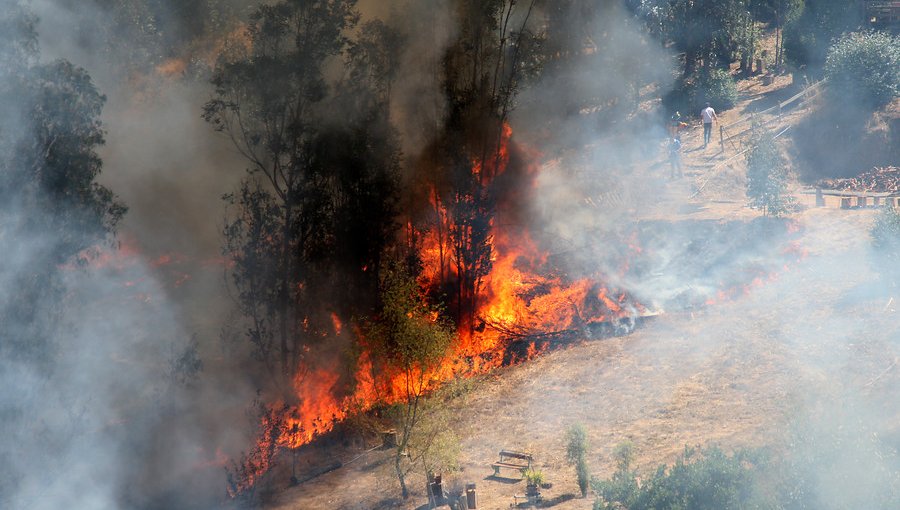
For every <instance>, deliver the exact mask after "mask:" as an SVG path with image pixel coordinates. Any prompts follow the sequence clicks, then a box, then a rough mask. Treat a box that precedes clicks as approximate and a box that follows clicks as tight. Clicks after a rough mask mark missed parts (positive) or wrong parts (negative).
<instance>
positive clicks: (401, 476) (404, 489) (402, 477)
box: [394, 447, 409, 499]
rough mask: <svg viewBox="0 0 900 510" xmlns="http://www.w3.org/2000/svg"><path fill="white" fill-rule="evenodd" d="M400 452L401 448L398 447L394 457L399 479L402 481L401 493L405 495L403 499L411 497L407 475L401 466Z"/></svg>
mask: <svg viewBox="0 0 900 510" xmlns="http://www.w3.org/2000/svg"><path fill="white" fill-rule="evenodd" d="M400 453H401V450H400V449H399V447H398V449H397V456H396V457H394V469H395V470H396V471H397V480H399V481H400V494H401V495H402V496H403V499H409V489H408V488H407V487H406V476H405V475H404V474H403V468H402V467H400V458H401V457H400Z"/></svg>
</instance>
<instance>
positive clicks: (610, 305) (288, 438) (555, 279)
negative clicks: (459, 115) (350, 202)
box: [254, 125, 640, 479]
mask: <svg viewBox="0 0 900 510" xmlns="http://www.w3.org/2000/svg"><path fill="white" fill-rule="evenodd" d="M511 135H512V130H511V129H510V128H509V126H508V125H505V126H504V127H503V130H502V137H501V143H500V146H499V151H498V152H497V153H496V154H494V155H493V156H491V157H489V158H488V161H487V162H485V163H482V162H480V161H478V160H475V159H473V164H472V170H471V171H472V174H473V177H474V178H476V179H477V180H479V181H480V182H482V183H483V184H484V183H489V182H491V180H493V179H496V178H497V177H498V176H499V175H501V174H502V173H503V172H504V171H505V170H506V167H507V165H508V164H509V160H510V153H509V144H510V138H511ZM429 201H430V205H431V208H432V211H431V212H432V215H431V217H432V218H433V224H432V225H433V226H432V228H430V229H428V230H425V231H424V232H418V234H419V235H418V236H417V238H418V243H417V249H418V253H419V257H420V259H421V261H422V264H423V269H422V272H421V274H420V276H419V283H420V285H421V286H422V287H423V288H427V287H434V286H437V285H440V284H441V283H443V282H446V281H448V280H452V279H454V278H457V277H458V276H459V275H458V274H456V273H457V272H458V271H459V268H460V267H463V263H462V262H461V261H458V260H455V259H454V258H453V253H454V251H453V248H454V247H453V245H452V239H451V232H453V229H455V228H457V226H456V225H453V224H452V220H451V215H450V214H449V213H448V210H447V208H446V207H445V205H444V204H443V203H442V200H441V198H440V196H439V194H438V192H437V191H436V189H434V188H432V189H431V190H430V196H429ZM495 219H496V218H495ZM500 224H501V223H500V222H497V221H492V222H491V223H490V225H489V226H490V235H489V240H490V261H491V265H490V272H489V273H488V274H487V276H486V277H485V278H484V279H483V282H482V285H481V287H480V288H479V296H478V301H477V302H478V306H477V309H476V311H475V314H474V321H475V324H460V327H459V329H458V331H459V333H458V335H457V338H456V340H455V342H454V343H453V345H452V347H451V349H450V350H449V352H448V353H447V355H446V357H445V359H444V360H443V362H442V363H440V364H438V365H437V367H436V368H434V369H433V370H431V371H430V372H429V373H427V374H421V373H419V374H415V377H414V379H416V380H421V381H425V382H424V384H425V387H424V388H422V389H423V390H424V391H430V390H433V389H435V388H437V387H438V386H439V385H440V384H442V383H443V382H446V381H449V380H451V379H454V378H457V377H468V376H472V375H476V374H481V373H485V372H487V371H489V370H492V369H495V368H497V367H499V366H501V365H503V364H511V363H518V362H521V361H524V360H527V359H531V358H533V357H535V356H538V355H540V354H541V353H542V352H544V351H545V350H547V349H548V348H549V341H548V340H547V338H549V336H552V335H554V334H559V333H560V332H563V331H576V332H580V331H584V330H585V328H588V327H590V326H591V325H594V324H600V323H603V322H605V321H610V320H614V319H617V318H621V317H624V316H627V315H630V314H635V313H636V312H637V311H638V310H640V306H639V305H637V304H634V303H632V302H630V300H629V299H628V297H627V296H626V295H625V294H624V293H618V294H616V295H612V294H610V292H609V291H608V289H607V286H606V285H604V284H603V283H601V282H600V281H599V280H600V278H596V279H591V278H581V279H575V280H572V281H570V280H569V279H568V278H567V277H566V276H565V275H563V274H560V273H559V272H558V271H554V270H553V269H552V268H550V267H549V264H548V260H547V259H548V255H547V253H545V252H542V251H541V250H540V249H539V247H538V245H537V243H536V242H535V241H534V240H533V238H532V236H531V235H530V233H529V232H528V230H527V228H522V227H520V228H515V229H512V228H510V227H508V226H506V227H503V228H501V227H500V226H499V225H500ZM413 228H414V227H413V226H412V224H411V223H410V224H408V226H407V229H408V230H411V229H413ZM465 269H466V268H465V267H463V270H465ZM423 299H426V298H425V296H423ZM331 319H332V323H333V326H334V334H335V336H336V337H337V336H340V335H341V334H342V331H343V332H345V333H346V332H348V331H350V330H351V329H353V328H346V327H344V326H343V324H342V322H341V320H340V318H339V317H338V316H337V315H336V314H332V316H331ZM353 334H354V335H356V336H357V343H358V345H360V346H361V347H362V349H361V352H360V354H359V356H358V358H357V362H356V366H357V368H356V373H355V374H353V375H352V376H351V377H350V378H351V379H352V381H351V384H346V380H345V381H343V382H342V378H341V376H340V374H341V372H340V370H339V366H340V363H339V362H338V360H337V359H335V360H332V361H331V362H330V363H331V366H326V367H319V368H315V369H308V370H301V375H298V376H297V377H296V379H295V381H294V388H293V389H294V391H295V392H296V396H297V404H296V405H293V406H288V407H285V411H284V413H285V416H284V426H283V427H282V430H283V432H282V433H281V434H280V435H278V437H270V436H268V435H266V434H263V435H262V436H260V437H259V442H267V441H275V446H277V447H286V448H297V447H299V446H302V445H304V444H307V443H309V442H310V441H312V440H313V439H315V438H316V437H317V436H320V435H322V434H325V433H327V432H329V431H331V430H332V429H333V428H334V426H335V425H336V424H337V423H338V422H340V421H341V420H343V419H345V418H346V417H348V416H349V415H351V414H353V413H358V412H365V411H367V410H369V409H372V408H373V407H376V406H379V405H389V404H394V403H397V402H401V401H403V399H405V398H406V395H408V388H407V383H408V382H409V380H410V375H409V374H408V373H402V372H400V371H396V370H392V369H391V367H387V366H381V365H378V366H376V361H375V360H374V359H373V356H372V354H371V352H370V350H369V349H367V348H366V345H365V339H363V338H362V337H361V335H360V333H359V331H353ZM518 339H521V340H525V341H529V343H528V344H527V347H526V348H525V350H524V352H521V353H519V354H510V353H508V352H507V350H508V348H509V346H510V343H511V341H514V340H518ZM320 363H321V361H320ZM421 375H424V377H421V378H420V377H418V376H421ZM348 387H349V388H352V389H350V390H347V388H348ZM341 395H343V396H341ZM283 405H284V404H283V403H279V404H277V405H276V406H273V409H274V408H277V407H282V406H283ZM265 446H266V445H263V444H258V445H257V447H258V448H260V449H265ZM263 467H264V466H262V465H261V466H260V468H263ZM265 469H268V463H266V465H265ZM260 474H261V473H260ZM254 478H255V479H258V476H255V477H254Z"/></svg>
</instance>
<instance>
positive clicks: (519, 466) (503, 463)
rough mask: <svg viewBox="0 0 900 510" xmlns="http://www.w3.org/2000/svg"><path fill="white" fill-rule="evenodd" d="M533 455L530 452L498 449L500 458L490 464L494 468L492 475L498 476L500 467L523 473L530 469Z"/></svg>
mask: <svg viewBox="0 0 900 510" xmlns="http://www.w3.org/2000/svg"><path fill="white" fill-rule="evenodd" d="M532 462H534V457H533V456H532V455H531V454H530V453H525V452H516V451H513V450H500V460H499V461H497V462H495V463H493V464H491V467H492V468H494V476H500V469H502V468H506V469H514V470H516V471H518V472H519V473H522V474H524V473H525V471H527V470H529V469H531V463H532Z"/></svg>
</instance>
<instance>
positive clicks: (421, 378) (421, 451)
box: [364, 262, 454, 499]
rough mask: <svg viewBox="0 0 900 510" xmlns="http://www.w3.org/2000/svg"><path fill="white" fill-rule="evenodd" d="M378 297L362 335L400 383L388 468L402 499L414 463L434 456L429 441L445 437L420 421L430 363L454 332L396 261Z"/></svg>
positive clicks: (430, 463) (431, 462) (428, 465)
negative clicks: (378, 304)
mask: <svg viewBox="0 0 900 510" xmlns="http://www.w3.org/2000/svg"><path fill="white" fill-rule="evenodd" d="M381 299H382V310H381V314H380V315H379V316H378V317H377V318H375V319H374V320H371V321H368V323H367V324H366V325H365V327H364V333H365V334H364V336H365V338H366V341H367V342H368V343H369V344H370V345H371V347H372V350H373V352H374V353H375V355H376V356H377V357H378V359H379V360H380V361H381V362H382V363H383V364H384V365H385V366H386V367H387V368H386V369H385V370H386V372H387V373H389V374H392V375H393V374H395V373H396V374H398V375H399V380H400V382H401V383H402V384H401V385H400V387H401V388H402V392H403V394H402V395H401V397H402V398H401V400H400V402H399V404H397V405H396V406H395V407H394V408H393V409H392V410H391V413H390V414H391V415H392V417H393V419H394V421H395V423H396V426H397V450H396V452H395V455H394V459H393V464H394V471H395V474H396V475H397V480H398V481H399V482H400V490H401V493H402V494H403V498H404V499H405V498H408V497H409V489H408V487H407V485H406V476H407V475H408V474H409V472H410V471H411V470H412V469H413V467H414V465H415V462H417V461H419V460H421V461H422V463H423V466H424V467H425V470H426V471H427V470H429V469H433V468H434V467H435V466H436V465H437V460H436V459H433V458H432V456H431V455H430V454H431V453H433V452H435V451H436V450H433V449H432V446H435V445H441V444H446V443H447V442H449V441H450V439H451V438H448V437H446V436H442V435H441V434H440V432H441V431H442V430H443V429H444V427H440V426H432V427H424V426H423V423H426V417H427V416H428V414H429V413H428V412H427V411H428V409H427V406H426V403H425V395H426V394H427V393H428V391H429V390H430V389H432V388H433V387H434V381H433V380H432V377H433V373H434V368H435V367H436V366H437V365H438V364H440V363H441V361H442V360H443V359H444V356H445V355H446V353H447V349H448V348H449V347H450V342H451V340H452V338H453V334H454V333H453V329H452V327H451V326H450V325H449V324H448V323H447V322H446V321H445V320H443V319H442V318H441V314H440V310H438V309H436V308H435V307H434V306H431V305H428V304H427V303H424V302H423V301H422V299H421V297H420V295H419V288H418V285H417V284H416V281H415V279H414V278H413V277H412V276H411V275H410V274H409V272H408V271H407V270H406V268H405V267H404V266H403V265H402V264H400V263H397V262H393V263H389V264H386V267H384V268H383V269H382V272H381ZM432 425H433V423H432ZM426 428H428V429H429V430H431V433H429V432H428V430H425V429H426Z"/></svg>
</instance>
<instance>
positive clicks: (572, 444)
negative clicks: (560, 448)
mask: <svg viewBox="0 0 900 510" xmlns="http://www.w3.org/2000/svg"><path fill="white" fill-rule="evenodd" d="M587 449H588V441H587V431H585V430H584V427H583V426H582V425H579V424H576V425H573V426H572V428H570V429H569V431H568V432H566V460H568V461H569V464H572V465H574V466H575V474H576V475H577V477H578V488H579V489H580V490H581V495H582V496H587V491H588V485H589V483H590V479H591V474H590V471H589V469H588V465H587V459H586V458H585V457H586V455H587Z"/></svg>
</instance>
